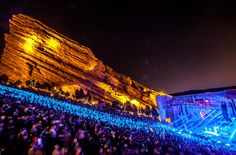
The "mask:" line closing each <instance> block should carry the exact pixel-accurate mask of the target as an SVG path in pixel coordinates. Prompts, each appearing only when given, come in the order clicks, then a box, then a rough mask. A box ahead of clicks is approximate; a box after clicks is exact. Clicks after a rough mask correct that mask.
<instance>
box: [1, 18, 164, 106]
mask: <svg viewBox="0 0 236 155" xmlns="http://www.w3.org/2000/svg"><path fill="white" fill-rule="evenodd" d="M5 41H6V43H5V47H4V51H3V54H2V57H1V64H0V74H7V75H8V76H9V78H10V79H13V80H21V81H22V82H23V83H24V82H25V81H26V80H29V79H34V80H37V81H39V82H40V83H43V82H49V83H50V82H53V83H55V84H56V86H58V87H61V88H62V89H67V90H68V91H70V90H71V91H72V90H74V89H77V88H78V87H81V88H83V89H84V90H88V91H90V92H91V94H92V95H93V97H94V98H95V99H98V100H101V101H104V102H108V103H110V102H112V101H115V100H118V101H120V102H121V103H123V104H124V103H126V102H127V101H129V102H131V103H132V104H135V105H136V106H146V105H150V106H156V95H166V94H164V93H160V92H156V91H154V90H150V89H148V88H146V87H144V86H143V85H141V84H140V83H138V82H136V81H134V80H132V79H131V78H130V77H128V76H125V75H121V74H118V73H116V72H115V71H113V70H112V68H110V67H109V66H106V65H104V64H103V62H102V61H100V60H99V59H97V58H96V57H95V56H94V54H93V52H92V51H91V50H90V49H89V48H88V47H85V46H83V45H81V44H79V43H77V42H75V41H73V40H71V39H69V38H67V37H66V36H63V35H61V34H59V33H58V32H56V31H55V30H53V29H51V28H49V27H47V26H46V25H44V24H43V23H41V22H40V21H38V20H35V19H33V18H31V17H29V16H25V15H22V14H18V15H13V17H12V19H10V33H9V34H6V35H5Z"/></svg>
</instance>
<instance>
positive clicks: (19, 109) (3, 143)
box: [0, 90, 234, 155]
mask: <svg viewBox="0 0 236 155" xmlns="http://www.w3.org/2000/svg"><path fill="white" fill-rule="evenodd" d="M0 91H2V92H1V93H0V94H3V95H0V151H1V153H2V154H11V155H12V154H19V155H20V154H28V155H34V154H37V155H41V154H42V155H44V154H46V155H50V154H53V155H74V154H76V155H80V154H81V155H83V154H85V155H87V154H89V155H90V154H91V155H95V154H101V155H103V154H157V155H158V154H164V155H169V154H177V155H178V154H180V155H182V154H196V155H201V154H209V155H210V154H233V153H234V152H232V151H231V152H230V151H227V150H223V149H222V150H220V149H214V148H211V147H207V146H203V145H199V144H197V143H194V142H190V141H185V140H184V139H181V138H180V137H178V136H171V134H165V132H163V133H162V132H159V133H157V132H154V131H153V130H152V129H151V130H149V129H150V128H149V127H147V128H145V129H144V130H141V129H140V128H138V126H140V127H142V128H143V124H142V122H143V121H142V122H139V121H133V120H131V119H129V117H128V116H121V117H118V115H117V117H116V116H115V115H111V114H109V113H110V112H111V111H109V110H108V111H106V110H107V109H105V110H103V112H100V113H98V112H97V111H91V109H86V108H82V107H80V106H76V105H68V104H64V105H62V103H63V102H61V103H60V105H61V106H63V107H60V106H57V107H56V108H54V107H53V106H54V105H55V106H56V102H55V103H53V105H50V104H49V103H48V102H47V101H46V100H44V99H41V98H40V97H38V96H37V102H42V104H34V103H36V100H35V98H34V97H33V95H32V94H29V95H30V96H31V97H30V96H24V95H27V93H24V95H23V94H22V95H19V94H20V92H16V90H12V92H13V91H14V93H15V94H14V98H13V97H12V96H11V95H10V94H11V93H12V92H4V91H3V90H0ZM17 93H18V94H17ZM26 97H27V98H26ZM24 98H25V99H24ZM52 101H53V100H52ZM81 108H82V109H81ZM72 112H73V113H75V114H77V115H75V114H73V113H72ZM105 112H106V113H108V114H106V113H105ZM95 115H96V117H95ZM102 115H103V116H102ZM82 116H83V117H82ZM85 116H86V117H85ZM109 117H110V118H109ZM122 117H123V119H124V120H122V121H121V120H119V119H120V118H122ZM95 118H96V119H95ZM105 118H106V119H105ZM107 118H109V120H111V121H104V120H108V119H107ZM135 119H137V118H135ZM143 119H144V118H143ZM112 120H114V121H113V122H112ZM147 121H150V122H151V120H149V119H147ZM124 122H126V123H124ZM134 123H137V124H134ZM144 125H145V124H144ZM160 131H161V129H160Z"/></svg>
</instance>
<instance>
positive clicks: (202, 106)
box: [157, 89, 236, 150]
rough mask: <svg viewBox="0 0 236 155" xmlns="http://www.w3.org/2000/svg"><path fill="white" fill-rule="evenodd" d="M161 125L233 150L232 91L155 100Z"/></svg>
mask: <svg viewBox="0 0 236 155" xmlns="http://www.w3.org/2000/svg"><path fill="white" fill-rule="evenodd" d="M157 100H158V103H159V105H158V107H159V110H160V116H161V119H162V121H163V122H167V123H169V125H170V126H172V127H175V128H176V130H177V131H178V132H179V133H180V134H181V133H182V132H189V133H193V134H196V135H199V136H202V137H203V138H205V139H209V140H211V141H213V142H214V141H215V143H221V144H224V145H227V146H230V147H231V148H233V149H234V150H236V89H225V90H220V91H218V89H217V91H214V90H213V89H212V90H210V91H205V92H200V93H195V94H189V93H188V94H186V95H185V94H181V95H177V96H172V97H157Z"/></svg>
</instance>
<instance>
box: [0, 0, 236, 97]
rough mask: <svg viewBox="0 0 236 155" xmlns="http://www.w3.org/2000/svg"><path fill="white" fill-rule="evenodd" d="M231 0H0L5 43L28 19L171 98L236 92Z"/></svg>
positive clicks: (0, 32)
mask: <svg viewBox="0 0 236 155" xmlns="http://www.w3.org/2000/svg"><path fill="white" fill-rule="evenodd" d="M235 8H236V3H235V2H234V1H233V0H232V1H231V0H227V1H216V0H210V1H207V0H186V1H181V0H180V1H170V0H156V1H148V0H145V1H144V0H143V1H123V2H122V1H120V0H112V1H111V0H110V1H102V0H99V1H95V2H92V1H90V0H83V1H81V0H73V1H72V0H71V1H70V0H54V1H53V0H38V1H36V0H35V1H34V0H30V1H29V0H1V1H0V36H1V37H0V39H1V40H0V42H1V51H2V48H3V45H4V41H3V34H4V33H7V32H8V20H9V19H10V18H11V15H12V14H15V13H24V14H26V15H29V16H32V17H34V18H37V19H39V20H41V21H42V22H43V23H45V24H47V25H48V26H50V27H52V28H53V29H55V30H56V31H58V32H60V33H62V34H64V35H66V36H68V37H70V38H72V39H74V40H76V41H78V42H79V43H81V44H83V45H85V46H88V47H90V48H91V49H92V51H93V52H94V54H95V55H96V56H97V57H98V58H99V59H101V60H102V61H103V62H104V63H105V64H107V65H109V66H111V67H112V68H113V69H114V70H115V71H117V72H119V73H123V74H126V75H129V76H131V77H132V78H133V79H135V80H137V81H139V82H141V83H143V84H144V85H145V86H147V87H149V88H152V89H156V90H162V91H165V92H167V93H174V92H181V91H185V90H191V89H205V88H213V87H224V86H232V85H236V9H235Z"/></svg>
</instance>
